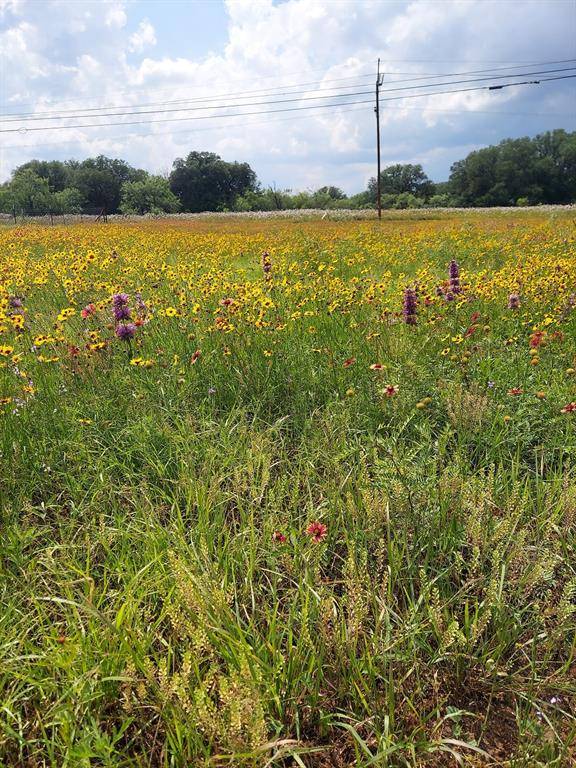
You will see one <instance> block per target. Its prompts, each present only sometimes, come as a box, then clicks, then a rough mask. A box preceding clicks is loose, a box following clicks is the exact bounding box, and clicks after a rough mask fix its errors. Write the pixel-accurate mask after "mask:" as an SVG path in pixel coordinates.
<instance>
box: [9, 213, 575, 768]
mask: <svg viewBox="0 0 576 768" xmlns="http://www.w3.org/2000/svg"><path fill="white" fill-rule="evenodd" d="M350 226H352V225H350ZM523 226H525V227H528V225H527V224H526V222H524V225H523ZM488 236H489V235H488V234H486V237H488ZM518 236H519V237H520V238H522V237H524V236H525V231H522V232H520V234H519V235H518ZM549 236H551V235H549ZM307 237H308V240H307V242H308V245H307V246H306V248H307V249H308V250H307V251H306V253H308V254H309V255H310V254H315V253H316V252H317V249H318V247H319V245H318V241H317V240H315V239H314V235H313V234H310V233H308V235H307ZM459 237H460V240H459V241H458V242H459V243H460V247H461V252H462V254H463V257H462V261H464V260H465V258H466V256H465V254H466V252H467V249H469V251H470V252H472V251H473V245H474V243H473V238H472V240H471V241H470V243H469V244H468V245H466V243H465V242H464V241H465V237H466V236H465V235H464V234H462V233H461V234H460V235H459ZM490 237H493V238H496V240H497V242H496V243H495V244H493V245H492V246H490V247H491V248H493V249H494V252H495V253H498V249H500V248H503V247H504V245H505V243H506V242H507V241H506V238H508V237H509V233H508V232H504V234H502V233H500V234H497V235H493V234H491V235H490ZM537 237H539V235H537ZM499 238H500V239H499ZM320 245H322V244H320ZM324 246H325V243H324ZM54 247H55V248H57V247H58V244H57V242H56V243H55V246H54ZM325 247H327V246H325ZM456 247H457V244H455V242H454V241H453V240H450V238H447V239H446V241H443V242H440V243H438V241H437V240H436V238H435V237H434V238H433V239H431V240H428V239H426V237H424V238H423V240H422V241H421V242H419V244H418V248H420V249H421V254H423V253H427V254H431V253H432V255H429V264H430V265H431V268H432V269H433V270H435V271H436V273H437V274H439V275H442V273H443V271H444V270H445V264H446V261H447V258H450V257H451V256H453V255H454V253H453V251H454V250H455V249H456ZM343 248H344V251H343V253H342V254H338V253H336V254H335V255H333V254H332V255H330V256H329V257H326V259H327V260H328V258H334V260H335V263H336V264H337V267H338V269H340V270H341V273H342V275H345V276H346V275H349V274H351V273H352V272H353V271H354V268H353V267H350V268H347V267H346V266H345V264H344V262H343V258H344V256H346V255H350V254H351V253H353V252H354V248H353V244H347V245H346V244H344V246H343ZM432 248H434V249H435V251H434V252H432V250H431V249H432ZM48 250H49V249H48ZM103 250H104V249H103ZM38 253H39V255H41V254H42V253H43V251H42V250H41V249H40V250H39V251H38ZM310 258H311V256H310ZM470 258H472V257H470ZM495 258H497V257H495ZM243 259H244V260H245V261H243ZM417 263H419V261H418V260H417ZM234 264H235V266H234V269H236V270H237V272H238V274H243V273H244V271H245V272H247V274H248V275H249V277H248V279H249V280H258V279H259V274H258V271H257V268H255V267H254V264H253V263H251V262H248V261H247V257H246V256H243V257H242V258H241V259H240V260H238V261H236V262H235V263H234ZM374 264H375V266H374V269H376V270H382V267H383V265H382V263H381V262H379V261H378V262H377V261H375V262H374ZM390 268H391V269H393V270H395V271H404V267H403V265H399V264H397V263H396V264H391V265H390ZM409 268H410V269H411V270H412V271H414V268H413V267H409ZM114 269H116V267H114ZM119 269H121V267H120V268H119ZM200 271H202V267H200ZM114 279H115V281H116V285H118V287H122V286H121V285H120V283H119V280H120V277H119V274H117V275H116V277H115V278H114ZM127 279H131V278H130V277H129V278H127ZM234 279H235V280H238V279H239V278H238V277H235V278H234ZM166 281H169V278H166V277H165V276H164V277H162V278H161V279H160V280H159V282H160V283H161V285H160V288H158V291H159V292H162V291H164V292H165V294H164V295H167V296H169V295H170V290H171V289H172V287H173V286H167V285H165V282H166ZM94 284H95V281H94ZM314 285H316V284H314ZM128 290H130V291H131V292H132V291H133V290H134V286H128ZM307 290H309V292H310V293H312V292H313V291H316V290H317V288H315V287H314V288H309V289H307ZM566 290H569V286H568V287H567V289H566ZM222 292H223V294H224V295H229V294H232V290H231V289H230V286H228V285H227V286H225V288H223V291H222ZM216 295H217V297H220V294H219V293H217V294H216ZM503 295H504V300H502V301H500V300H499V301H496V302H492V301H489V300H482V299H480V300H477V301H475V302H471V303H470V304H462V305H461V306H458V307H457V306H456V305H453V306H450V307H447V308H445V309H442V310H441V313H442V321H441V324H440V325H439V324H438V323H426V322H425V321H424V320H423V319H422V318H423V317H424V315H422V317H421V320H420V323H419V324H418V326H416V327H414V328H411V327H409V326H405V325H403V324H402V323H393V324H387V323H384V322H382V321H381V320H378V321H376V319H375V315H374V310H373V308H372V305H368V306H365V305H362V306H360V305H359V306H358V307H356V308H355V309H354V310H353V311H352V317H353V319H354V320H355V321H356V322H357V327H356V328H354V327H350V323H349V320H350V315H340V314H338V313H337V312H334V313H328V312H327V311H326V302H325V300H324V297H323V296H318V297H317V298H316V299H310V305H311V306H313V307H314V309H315V310H316V313H317V314H316V316H315V317H313V318H312V319H311V320H306V321H305V322H302V323H300V324H298V323H296V324H293V325H291V326H290V327H289V328H287V330H286V331H285V332H284V333H283V334H279V335H278V336H277V337H274V338H273V339H271V337H270V336H266V335H265V334H262V333H261V332H258V331H256V330H255V329H254V328H252V329H249V328H247V329H246V330H245V331H244V332H243V333H239V334H224V335H223V336H222V335H218V334H216V333H213V332H209V331H207V330H206V328H205V327H204V326H203V327H202V329H199V328H197V327H196V326H194V325H187V326H186V327H184V325H185V321H183V320H182V321H178V320H172V321H169V320H163V321H160V320H158V322H157V323H156V321H154V323H151V324H150V326H149V328H148V329H146V342H145V345H146V346H145V347H143V348H142V349H139V350H138V354H146V355H148V354H150V355H152V354H155V356H156V357H157V358H158V360H159V361H160V362H159V363H158V364H157V365H155V366H154V367H152V368H150V369H139V368H134V367H133V366H130V365H129V364H128V359H129V355H128V354H127V350H126V348H125V347H122V346H121V344H120V342H118V343H117V344H116V346H115V347H114V348H113V349H110V350H108V351H107V352H106V354H105V355H103V356H102V357H100V358H98V359H97V360H96V362H90V361H89V360H88V361H86V362H84V361H82V364H80V363H78V364H77V363H76V362H75V359H74V358H72V359H70V360H67V361H66V360H65V355H64V354H63V353H62V358H63V359H62V361H61V362H60V363H58V364H54V365H51V364H46V365H41V364H40V363H37V364H34V362H30V363H29V364H28V363H27V362H26V360H24V361H23V362H22V363H19V365H20V366H23V365H26V370H27V372H28V373H29V375H30V376H31V377H32V378H33V379H34V386H35V388H36V394H35V396H34V397H31V398H30V399H28V400H27V401H26V402H25V403H24V404H23V405H17V406H15V407H12V406H10V408H7V409H5V413H4V414H3V416H2V419H3V422H2V427H1V440H2V443H1V458H2V469H3V471H2V478H1V480H0V508H1V526H2V537H1V540H0V603H1V607H2V611H1V614H0V765H2V766H6V767H7V768H8V767H9V768H12V767H13V766H23V767H24V766H25V767H26V768H36V767H37V766H38V767H39V766H42V767H44V766H46V767H48V766H49V767H50V768H84V767H85V766H86V767H87V766H90V768H92V766H95V767H96V766H98V767H99V766H102V767H103V766H114V768H120V767H126V768H128V767H129V766H130V767H134V768H135V767H136V766H138V768H140V767H143V766H150V767H156V766H158V767H160V766H161V767H162V768H164V767H166V768H168V767H170V768H185V767H186V768H187V767H189V766H240V767H244V766H245V767H246V768H248V767H251V766H254V767H255V768H256V767H257V768H260V767H263V766H283V767H287V766H300V767H301V766H306V767H307V768H329V767H334V768H339V767H340V768H343V767H344V766H357V767H358V768H368V766H388V767H389V768H393V767H394V768H395V767H397V766H398V767H400V766H441V765H456V764H461V765H468V766H474V765H476V766H480V765H482V766H484V765H493V766H495V765H505V766H509V767H510V768H536V767H537V766H554V767H555V768H564V767H565V766H569V765H571V764H572V761H573V760H574V757H575V752H574V744H575V742H576V709H575V702H576V682H575V679H576V677H575V673H576V658H575V653H576V641H575V628H576V605H575V600H576V568H575V563H576V557H575V556H576V483H575V478H576V467H575V466H574V458H575V455H576V432H575V425H574V421H573V419H574V416H576V414H561V413H560V406H562V405H565V404H566V403H567V402H568V401H569V400H573V399H575V398H574V395H573V392H574V378H573V377H571V376H570V375H567V374H566V373H565V371H566V369H567V368H568V367H569V366H570V365H571V364H572V362H573V356H574V349H573V341H574V338H576V317H575V313H572V315H570V316H566V317H565V318H564V319H563V320H562V322H561V323H560V320H558V326H554V327H561V329H562V332H563V338H562V339H561V340H559V341H551V342H550V343H548V344H546V345H544V346H543V347H542V349H541V350H540V364H539V365H538V366H531V365H530V363H529V360H530V356H529V354H528V346H527V342H528V336H529V334H530V332H531V331H532V326H531V325H524V324H523V322H524V320H525V318H524V317H519V316H515V315H514V313H511V312H509V311H506V310H505V291H504V293H503ZM400 298H401V297H399V298H398V297H397V298H393V299H391V300H393V301H396V302H397V303H398V302H399V301H400ZM90 299H91V295H90V292H89V291H87V292H86V293H85V295H84V294H81V296H80V297H79V298H78V300H79V301H80V304H79V306H81V305H82V303H85V302H87V301H89V300H90ZM276 300H277V304H278V306H279V310H278V312H279V313H282V312H284V311H286V312H288V309H289V308H288V304H289V299H286V298H282V297H281V296H279V295H278V296H276ZM554 300H555V299H554V298H551V299H550V301H551V302H552V303H551V305H550V306H552V304H553V303H554ZM167 301H168V300H167ZM284 301H285V302H286V305H284V304H282V302H284ZM26 303H27V306H30V307H33V309H35V310H37V311H42V312H44V313H45V315H46V317H48V316H50V315H52V316H53V315H54V314H55V313H57V312H58V311H59V309H60V308H62V307H64V306H66V303H67V302H66V300H65V299H63V297H62V296H61V295H60V296H58V295H57V294H56V291H55V290H48V288H44V287H42V286H41V287H40V288H38V289H34V290H33V289H30V292H29V296H27V298H26ZM168 303H169V301H168ZM475 310H477V311H479V312H480V313H481V316H482V320H481V322H482V323H483V324H485V326H486V328H488V329H489V330H488V331H485V332H483V334H482V335H478V336H472V337H471V338H470V339H466V340H465V341H464V342H463V343H462V344H461V345H459V346H458V349H457V354H456V355H455V357H456V359H455V360H453V359H451V356H450V355H448V356H445V357H444V356H442V355H441V354H440V352H441V350H442V349H443V348H444V347H445V346H446V345H447V344H448V345H451V346H452V348H454V344H453V343H452V342H451V341H450V340H451V339H452V338H453V337H455V336H456V335H457V334H462V333H464V331H465V330H466V328H467V327H468V325H469V322H470V315H471V313H472V312H473V311H475ZM32 311H33V310H32V309H30V317H31V318H32ZM436 311H437V310H436V309H431V310H430V312H431V313H432V312H436ZM523 311H524V309H523ZM526 311H527V312H530V311H532V310H531V309H530V308H527V309H526ZM534 311H535V312H536V311H537V312H540V308H537V310H536V309H534ZM550 311H552V310H550ZM208 315H209V317H212V316H213V312H212V310H211V311H210V312H209V313H208ZM30 322H31V323H32V319H31V320H30ZM202 322H204V320H202ZM38 323H39V325H38V327H36V328H31V329H30V332H29V333H30V335H31V336H33V335H34V333H37V332H40V331H42V330H45V328H46V325H44V327H42V325H41V323H40V321H38ZM74 323H76V318H75V319H74V320H73V321H72V326H71V327H72V328H74V329H76V328H80V327H81V326H80V321H79V319H78V324H77V326H75V325H74ZM308 325H314V326H315V330H314V333H313V334H311V333H309V331H308V330H307V328H308ZM376 327H378V332H379V334H380V335H379V336H377V337H375V338H374V339H371V340H370V341H369V342H367V341H366V331H368V330H370V329H374V328H376ZM74 332H76V331H74ZM78 332H79V331H78ZM192 332H193V334H194V338H193V339H189V334H190V333H192ZM26 333H28V331H27V332H26ZM311 336H312V337H313V338H312V339H311ZM515 336H516V337H517V338H516V339H514V337H515ZM446 339H448V341H446ZM509 339H512V341H508V340H509ZM27 343H28V342H26V344H27ZM26 344H25V343H24V342H22V349H24V348H25V347H26ZM197 346H198V347H200V348H201V349H202V356H201V358H200V360H199V361H198V363H196V364H194V366H190V365H188V364H187V362H186V361H187V359H188V358H189V356H190V352H191V351H193V350H194V349H195V348H196V347H197ZM225 346H228V347H230V355H224V354H223V348H224V347H225ZM159 348H161V349H162V352H161V353H158V352H157V351H158V349H159ZM268 348H270V349H271V350H272V351H273V355H272V356H271V357H267V356H266V355H264V350H267V349H268ZM316 350H320V351H316ZM466 351H468V352H469V356H468V357H467V356H466V354H465V353H466ZM174 355H178V356H179V360H178V361H176V363H174V360H173V357H174ZM351 355H354V356H355V357H356V363H355V365H353V366H351V367H349V368H344V367H343V366H342V361H343V360H344V359H346V358H347V357H349V356H351ZM161 361H165V367H163V364H162V362H161ZM378 361H382V362H385V364H386V366H387V368H386V370H385V372H384V373H383V374H379V373H377V372H374V371H371V370H370V369H369V366H370V364H371V363H374V362H378ZM181 367H182V368H181ZM3 373H4V376H5V383H6V386H8V385H9V386H12V382H13V373H12V372H10V371H9V370H8V369H5V370H4V372H3ZM488 382H495V386H494V387H493V388H492V387H491V386H489V384H488ZM384 383H386V384H387V383H393V384H397V385H398V387H399V389H398V394H397V395H395V396H394V397H392V398H386V397H385V396H384V395H383V394H382V392H381V387H382V384H384ZM514 386H521V387H522V388H523V389H524V390H525V393H524V394H523V395H522V396H518V397H515V396H510V395H508V394H507V390H508V389H509V388H511V387H514ZM352 389H353V392H351V391H350V390H352ZM538 390H545V395H546V396H545V397H543V398H542V399H538V398H537V397H535V396H534V393H535V392H536V391H538ZM428 398H429V400H428ZM417 406H419V407H417ZM505 416H509V417H510V418H509V419H505V418H504V417H505ZM314 520H318V521H321V522H322V523H324V524H326V525H327V536H326V538H325V539H324V540H323V541H321V542H314V541H312V540H311V538H310V537H309V536H308V535H307V534H306V527H307V526H308V525H309V523H310V522H311V521H314ZM276 531H279V532H281V533H282V534H283V535H284V536H285V537H286V541H285V542H281V541H278V540H276V539H275V538H274V535H273V534H274V532H276Z"/></svg>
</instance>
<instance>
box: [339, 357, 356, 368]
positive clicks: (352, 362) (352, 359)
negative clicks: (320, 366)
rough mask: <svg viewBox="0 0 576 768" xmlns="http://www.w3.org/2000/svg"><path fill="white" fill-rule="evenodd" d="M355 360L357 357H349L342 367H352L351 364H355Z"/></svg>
mask: <svg viewBox="0 0 576 768" xmlns="http://www.w3.org/2000/svg"><path fill="white" fill-rule="evenodd" d="M355 362H356V358H355V357H349V358H348V359H347V360H344V362H343V363H342V367H343V368H350V366H351V365H354V363H355Z"/></svg>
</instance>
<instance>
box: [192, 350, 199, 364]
mask: <svg viewBox="0 0 576 768" xmlns="http://www.w3.org/2000/svg"><path fill="white" fill-rule="evenodd" d="M199 357H200V350H199V349H197V350H196V352H194V353H193V354H192V355H191V357H190V365H194V363H195V362H196V360H198V358H199Z"/></svg>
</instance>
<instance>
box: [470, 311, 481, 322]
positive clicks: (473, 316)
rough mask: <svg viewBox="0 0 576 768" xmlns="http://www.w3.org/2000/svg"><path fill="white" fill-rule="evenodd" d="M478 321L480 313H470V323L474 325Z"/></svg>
mask: <svg viewBox="0 0 576 768" xmlns="http://www.w3.org/2000/svg"><path fill="white" fill-rule="evenodd" d="M479 319H480V312H472V316H471V317H470V322H471V323H475V322H476V320H479Z"/></svg>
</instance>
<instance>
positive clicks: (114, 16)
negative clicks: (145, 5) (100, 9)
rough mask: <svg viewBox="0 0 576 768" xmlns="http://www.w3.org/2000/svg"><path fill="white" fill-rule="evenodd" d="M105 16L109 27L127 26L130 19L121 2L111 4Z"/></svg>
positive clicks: (120, 27)
mask: <svg viewBox="0 0 576 768" xmlns="http://www.w3.org/2000/svg"><path fill="white" fill-rule="evenodd" d="M104 18H105V21H106V26H107V27H118V28H119V29H122V27H125V26H126V22H127V21H128V17H127V16H126V11H125V10H124V4H123V3H121V4H119V5H113V6H111V7H110V8H109V9H108V10H107V11H106V15H105V17H104Z"/></svg>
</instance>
